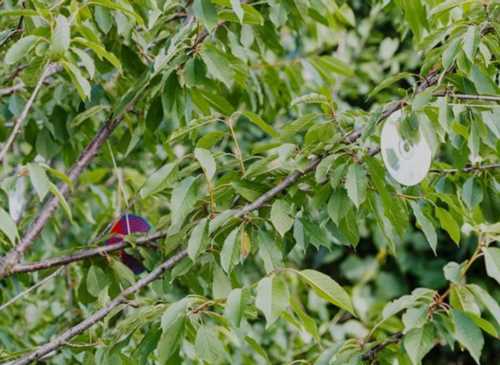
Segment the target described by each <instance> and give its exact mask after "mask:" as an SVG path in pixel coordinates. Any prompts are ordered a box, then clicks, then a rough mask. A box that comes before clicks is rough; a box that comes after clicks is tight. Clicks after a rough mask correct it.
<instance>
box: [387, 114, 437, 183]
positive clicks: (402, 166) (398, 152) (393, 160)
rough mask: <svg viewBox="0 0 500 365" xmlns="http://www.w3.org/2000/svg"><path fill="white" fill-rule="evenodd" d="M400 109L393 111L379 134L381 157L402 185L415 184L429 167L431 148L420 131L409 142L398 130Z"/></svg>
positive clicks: (423, 176) (422, 177) (390, 172)
mask: <svg viewBox="0 0 500 365" xmlns="http://www.w3.org/2000/svg"><path fill="white" fill-rule="evenodd" d="M400 121H401V111H399V110H398V111H397V112H395V113H393V114H392V115H391V116H390V117H389V118H388V119H387V120H386V121H385V123H384V127H383V128H382V134H381V136H380V138H381V141H380V145H381V151H382V158H383V160H384V164H385V167H386V168H387V170H388V171H389V174H390V175H391V176H392V177H393V178H394V180H396V181H397V182H398V183H400V184H402V185H407V186H411V185H416V184H418V183H419V182H420V181H422V180H423V179H424V178H425V176H426V175H427V173H428V172H429V168H430V167H431V159H432V150H431V147H430V146H429V144H428V143H427V141H426V140H425V138H424V136H423V135H422V133H420V132H419V135H418V140H417V141H416V142H415V141H413V143H412V142H410V141H409V140H407V139H405V138H403V137H402V136H401V134H400V132H399V127H400Z"/></svg>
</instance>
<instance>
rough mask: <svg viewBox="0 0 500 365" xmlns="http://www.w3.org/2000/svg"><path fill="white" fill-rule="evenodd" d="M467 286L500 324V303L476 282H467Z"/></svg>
mask: <svg viewBox="0 0 500 365" xmlns="http://www.w3.org/2000/svg"><path fill="white" fill-rule="evenodd" d="M467 288H469V290H471V291H472V293H473V294H474V295H475V296H476V298H477V299H479V301H480V302H481V303H483V305H484V306H485V307H486V309H487V310H488V311H489V312H490V313H491V315H492V316H493V318H495V321H496V322H497V324H498V325H499V326H500V305H499V304H498V303H497V301H496V300H495V299H494V298H493V297H492V296H491V295H490V293H488V292H487V291H486V290H485V289H483V288H481V287H480V286H479V285H476V284H468V285H467Z"/></svg>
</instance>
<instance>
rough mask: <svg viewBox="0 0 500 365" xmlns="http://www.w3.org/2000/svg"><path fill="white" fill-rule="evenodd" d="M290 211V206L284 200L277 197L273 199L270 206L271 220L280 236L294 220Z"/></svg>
mask: <svg viewBox="0 0 500 365" xmlns="http://www.w3.org/2000/svg"><path fill="white" fill-rule="evenodd" d="M290 213H292V211H291V207H290V205H289V204H288V202H287V201H286V200H282V199H277V200H275V201H274V203H273V205H272V207H271V222H272V224H273V226H274V228H276V230H277V231H278V233H279V234H280V235H281V237H283V236H284V235H285V233H286V232H288V231H289V230H290V229H291V228H292V226H293V222H294V220H293V218H292V217H291V215H290Z"/></svg>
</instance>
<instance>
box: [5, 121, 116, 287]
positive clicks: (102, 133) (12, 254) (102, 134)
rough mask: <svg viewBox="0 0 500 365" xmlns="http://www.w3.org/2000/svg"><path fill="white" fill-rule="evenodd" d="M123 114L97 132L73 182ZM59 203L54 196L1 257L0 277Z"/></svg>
mask: <svg viewBox="0 0 500 365" xmlns="http://www.w3.org/2000/svg"><path fill="white" fill-rule="evenodd" d="M122 119H123V118H122V116H121V115H119V116H116V117H114V118H112V119H109V120H108V121H107V122H106V123H105V124H104V126H103V127H102V128H101V129H100V130H99V131H98V132H97V134H96V135H95V137H94V139H93V140H92V141H91V142H90V143H89V144H88V145H87V147H86V148H85V149H84V150H83V152H82V153H81V154H80V157H79V158H78V160H77V161H76V163H75V164H74V165H73V166H72V167H71V169H70V171H69V173H68V178H69V179H70V180H71V181H72V182H76V180H77V179H78V177H79V176H80V174H81V173H82V171H83V170H84V169H85V168H86V167H87V166H88V164H89V163H90V161H91V160H92V159H93V158H94V157H95V155H96V154H97V152H98V151H99V149H100V147H101V146H102V145H103V143H104V142H105V141H106V140H107V139H108V137H109V136H110V135H111V133H112V132H113V131H114V129H115V128H116V126H117V125H118V124H119V123H120V122H121V120H122ZM59 191H60V192H61V194H62V195H63V196H66V195H67V194H68V192H69V186H68V184H66V183H62V184H60V185H59ZM58 205H59V198H58V197H57V196H52V197H51V198H50V199H49V200H48V201H47V202H46V203H45V204H44V205H43V207H42V209H41V212H40V214H39V215H38V216H37V218H36V219H35V221H34V222H33V223H32V224H31V225H30V226H29V228H28V230H27V232H26V234H25V235H24V236H23V238H22V239H21V241H20V242H19V244H18V245H17V246H16V247H15V248H14V249H13V250H11V251H9V252H8V253H7V254H6V255H5V256H4V257H2V258H0V279H2V278H4V277H5V276H7V275H9V272H10V270H11V269H12V267H13V266H14V265H16V264H17V263H18V262H19V260H20V259H21V257H22V256H23V254H24V252H25V251H26V250H27V249H28V248H29V247H30V246H31V245H32V244H33V241H34V240H35V239H36V237H37V236H38V234H40V232H41V231H42V229H43V227H44V226H45V224H46V223H47V221H48V220H49V219H50V218H51V217H52V215H53V214H54V212H55V210H56V209H57V206H58Z"/></svg>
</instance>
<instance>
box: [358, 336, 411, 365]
mask: <svg viewBox="0 0 500 365" xmlns="http://www.w3.org/2000/svg"><path fill="white" fill-rule="evenodd" d="M402 338H403V333H402V332H397V333H395V334H393V335H392V336H390V337H388V338H387V339H386V340H384V341H382V342H381V343H379V344H378V345H375V346H374V347H373V348H372V349H370V350H369V351H367V352H366V353H365V354H363V356H361V359H362V360H363V361H373V360H374V359H375V357H376V356H377V354H378V353H379V352H380V351H382V350H383V349H385V348H386V347H387V346H389V345H392V344H395V343H398V342H399V341H401V339H402Z"/></svg>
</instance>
